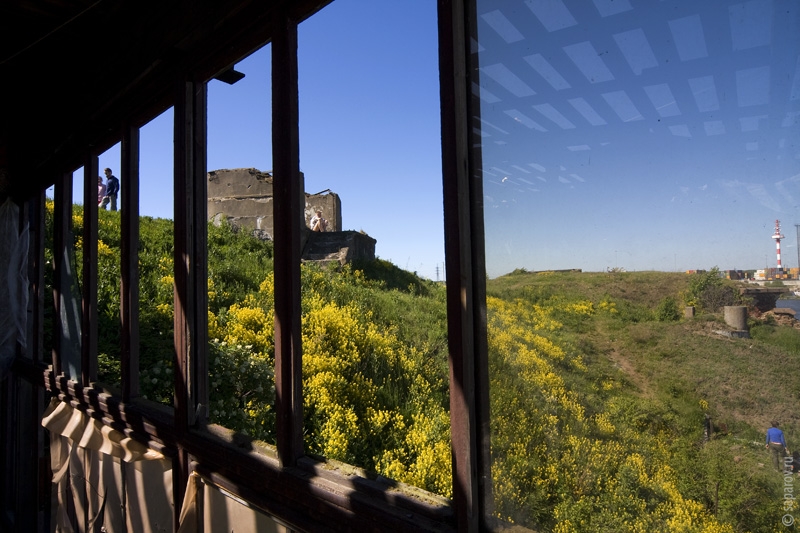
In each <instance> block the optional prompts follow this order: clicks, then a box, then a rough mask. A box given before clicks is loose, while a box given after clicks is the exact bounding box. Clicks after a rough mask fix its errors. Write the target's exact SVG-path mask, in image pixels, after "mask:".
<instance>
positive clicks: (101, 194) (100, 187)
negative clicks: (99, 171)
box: [97, 176, 106, 205]
mask: <svg viewBox="0 0 800 533" xmlns="http://www.w3.org/2000/svg"><path fill="white" fill-rule="evenodd" d="M105 197H106V184H105V183H103V176H97V205H100V204H102V203H103V200H105Z"/></svg>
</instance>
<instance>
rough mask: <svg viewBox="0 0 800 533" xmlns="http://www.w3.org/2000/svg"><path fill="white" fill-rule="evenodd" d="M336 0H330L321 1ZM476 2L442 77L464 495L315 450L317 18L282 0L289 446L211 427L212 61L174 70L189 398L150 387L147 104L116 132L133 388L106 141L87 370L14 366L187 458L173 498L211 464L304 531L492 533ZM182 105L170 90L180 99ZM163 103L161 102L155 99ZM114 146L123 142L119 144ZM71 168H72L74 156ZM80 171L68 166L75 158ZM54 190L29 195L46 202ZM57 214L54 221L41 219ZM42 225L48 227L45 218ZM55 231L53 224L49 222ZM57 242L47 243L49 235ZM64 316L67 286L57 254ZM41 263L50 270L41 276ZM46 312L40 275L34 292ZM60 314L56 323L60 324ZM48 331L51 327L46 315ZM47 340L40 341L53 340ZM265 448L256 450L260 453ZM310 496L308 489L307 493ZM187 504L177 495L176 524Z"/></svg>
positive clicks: (447, 50)
mask: <svg viewBox="0 0 800 533" xmlns="http://www.w3.org/2000/svg"><path fill="white" fill-rule="evenodd" d="M327 3H328V2H324V1H323V2H320V4H321V5H319V6H318V9H321V7H322V6H324V5H325V4H327ZM474 8H475V6H474V2H473V1H472V0H439V1H438V20H439V72H440V99H441V110H442V115H441V130H442V175H443V196H444V225H443V226H444V235H445V257H446V273H447V280H448V282H447V292H446V294H447V317H448V318H447V321H448V346H449V365H450V391H451V393H450V418H451V432H452V450H451V451H452V459H453V495H454V496H453V499H452V502H451V503H450V504H446V503H444V502H441V503H437V502H436V501H435V498H434V502H433V503H429V502H428V503H426V502H423V501H421V500H419V499H417V498H415V497H414V496H413V495H409V494H404V493H403V492H402V491H400V492H397V491H395V490H392V489H393V488H394V487H393V484H392V483H391V482H386V481H379V480H371V479H366V478H363V477H359V476H356V475H348V474H344V473H342V472H341V471H336V470H331V469H329V468H328V467H326V465H325V464H324V463H321V462H319V461H316V460H314V459H312V458H310V457H307V456H305V455H304V453H303V440H302V430H303V427H302V426H303V419H302V410H303V402H302V374H301V371H302V370H301V368H302V346H301V342H300V339H301V333H300V326H301V319H300V247H299V243H300V238H299V235H300V228H301V224H302V221H303V206H302V205H300V204H299V203H298V202H296V201H295V199H296V198H298V197H300V193H302V191H300V184H301V183H302V181H301V180H300V170H299V148H300V146H299V132H298V122H299V119H298V83H297V26H298V23H299V21H300V20H301V19H302V18H304V17H306V16H309V15H308V14H299V13H297V11H296V9H295V8H294V7H293V3H292V2H289V1H283V2H280V3H279V6H278V8H277V9H274V10H273V13H272V15H271V16H272V20H271V24H270V28H269V30H268V31H269V42H271V44H272V95H273V101H272V107H273V123H272V132H273V147H272V149H273V161H274V163H273V164H274V169H273V171H274V179H275V214H276V216H275V224H276V232H275V233H276V239H275V277H276V283H275V285H276V290H275V315H276V322H275V361H276V367H275V376H276V394H277V402H276V410H277V445H276V447H275V450H272V449H270V448H267V449H257V446H256V445H255V444H254V443H250V442H247V443H244V444H243V442H242V440H241V439H238V438H236V437H232V436H230V435H228V434H227V433H226V432H225V431H223V430H222V428H218V427H215V426H209V425H208V424H207V421H206V418H207V409H208V405H209V403H208V395H209V390H208V383H207V378H208V359H207V356H208V353H207V282H206V280H207V247H206V239H207V236H206V167H205V164H206V163H205V161H206V157H205V156H206V141H207V139H206V127H207V126H206V98H207V89H206V84H207V82H208V80H210V78H211V77H213V73H215V72H221V71H223V70H225V69H227V68H229V64H228V63H226V64H221V63H214V64H211V63H203V62H200V63H198V64H197V65H195V66H194V67H191V66H187V68H186V69H185V70H184V71H182V72H180V73H178V74H177V75H176V81H175V82H174V85H173V86H172V88H171V94H172V97H171V105H173V106H174V111H175V113H174V114H175V119H174V140H175V143H174V144H175V153H174V156H175V157H174V161H175V163H174V187H175V204H174V208H175V211H174V217H175V220H174V222H175V241H174V246H175V255H174V259H175V261H174V278H175V304H174V311H175V313H174V314H175V322H174V324H175V353H174V360H173V361H174V368H175V369H176V371H175V372H174V376H175V405H174V409H173V410H172V412H171V413H170V412H169V411H168V410H165V409H164V408H163V407H162V406H157V405H155V404H153V403H152V402H148V401H146V400H143V399H142V398H140V397H139V381H138V370H139V369H138V364H139V357H138V355H139V341H138V334H139V330H138V329H139V322H138V307H139V294H138V281H137V279H138V261H137V255H136V250H137V248H138V242H139V226H138V216H139V128H140V127H141V125H143V124H144V123H145V122H146V121H145V120H144V117H145V116H147V117H152V116H155V115H154V114H152V113H148V114H146V115H145V114H144V113H143V111H142V110H141V109H139V110H137V112H131V113H129V114H128V115H127V116H126V118H125V120H124V122H123V123H122V124H118V127H117V129H116V131H115V133H114V138H113V139H111V140H110V141H112V142H117V141H121V143H122V144H121V146H122V149H121V169H120V173H121V184H122V209H121V224H122V226H121V227H122V253H121V291H122V294H121V329H122V341H121V346H120V359H121V368H122V376H121V378H122V386H121V391H109V390H107V389H104V388H102V386H101V385H100V384H97V383H96V378H97V370H96V369H97V207H96V205H95V203H94V199H93V195H94V185H93V181H94V179H96V176H97V173H98V168H97V167H98V158H97V155H96V154H97V153H99V152H98V151H97V147H96V146H94V147H92V148H91V149H89V150H87V151H86V152H85V153H84V155H83V164H84V205H85V206H89V208H88V209H86V210H85V214H84V216H85V217H88V218H87V219H86V221H85V223H84V235H83V254H84V255H83V257H84V264H83V266H84V269H83V283H82V289H81V293H82V294H81V299H82V303H83V306H82V310H83V311H82V320H81V324H82V330H81V338H82V340H83V342H82V352H81V373H80V374H81V375H80V376H73V377H72V378H73V379H68V378H67V377H65V376H64V374H63V361H62V357H61V355H62V353H61V349H60V347H59V343H58V342H54V350H53V353H52V364H51V366H49V367H47V368H44V367H43V365H41V364H38V363H37V361H36V358H34V359H33V360H25V359H22V360H20V361H18V363H17V364H16V366H15V372H17V373H18V374H19V375H21V376H25V377H27V379H29V380H30V381H33V382H34V383H37V384H39V385H40V386H42V387H44V388H45V389H46V390H47V391H49V393H50V394H51V395H53V396H55V397H58V398H59V399H61V400H62V401H66V402H69V403H70V404H71V405H72V406H73V407H76V408H78V409H80V410H82V411H84V412H85V413H86V414H88V415H89V416H91V417H93V418H95V419H97V420H100V421H101V422H102V423H104V424H106V425H108V426H110V427H113V428H115V429H118V430H120V431H123V432H124V433H126V434H127V435H129V436H131V437H133V438H135V439H137V440H140V441H141V442H143V443H146V444H148V445H149V446H151V447H153V448H154V449H156V450H158V451H160V452H162V453H164V454H165V455H166V456H167V457H169V458H170V459H171V460H172V462H173V467H174V468H173V489H174V496H175V502H180V501H182V496H183V493H184V491H185V488H186V483H187V480H188V477H189V475H190V474H191V473H192V472H198V473H200V474H202V475H203V476H205V477H206V478H207V479H209V480H211V481H213V482H214V483H217V484H219V485H220V486H222V487H224V488H226V489H227V490H230V491H231V492H233V493H235V494H241V495H242V496H244V497H245V499H246V500H248V501H249V502H251V503H252V504H253V505H255V506H257V507H258V508H260V509H262V510H263V511H265V512H267V513H270V514H273V515H275V516H277V517H279V518H280V519H281V520H282V521H285V522H287V523H289V524H292V526H293V527H297V528H299V529H314V528H315V527H319V526H320V525H321V524H323V525H326V526H328V527H330V526H331V524H336V523H343V524H347V526H346V527H347V528H348V529H352V528H358V527H359V526H364V527H374V524H376V523H381V524H384V525H385V526H386V527H396V528H398V529H404V530H415V529H418V530H430V529H436V530H440V531H447V530H458V531H479V530H484V529H487V528H488V525H487V522H486V520H487V519H486V516H487V510H488V509H489V508H490V502H491V476H490V473H489V469H490V461H489V403H488V398H489V397H488V371H487V370H488V363H487V361H488V358H487V347H486V342H487V341H486V306H485V283H486V277H485V267H484V265H485V260H484V255H483V254H484V251H483V250H484V248H483V211H482V183H481V180H480V178H479V176H478V174H477V172H475V171H474V169H476V168H479V161H476V160H475V157H477V156H476V154H475V151H473V150H471V149H470V147H471V144H472V142H471V136H472V131H471V127H470V117H472V116H473V115H474V114H475V113H476V112H477V110H478V106H477V105H476V103H475V101H474V96H473V95H472V94H471V91H470V87H471V83H473V81H474V80H473V78H474V76H475V75H476V73H474V72H473V71H472V70H471V69H470V67H469V61H470V57H469V50H470V46H469V44H470V36H471V35H474V32H473V31H472V25H473V24H474V23H475V17H474ZM264 31H265V30H263V29H260V30H252V29H251V30H250V31H249V32H248V33H247V34H246V35H245V36H244V37H243V38H242V45H241V46H242V47H249V48H242V49H241V50H239V52H240V53H241V52H242V51H243V50H245V49H246V50H252V49H254V44H256V43H257V44H258V46H260V45H263V44H265V41H263V40H260V41H259V39H258V37H257V36H258V35H264ZM168 100H169V99H168ZM149 111H152V109H150V110H149ZM109 145H110V144H109ZM62 168H65V167H62ZM66 168H68V167H66ZM71 179H72V178H71V172H67V171H64V172H62V173H61V174H60V175H59V176H58V179H56V180H55V182H56V186H55V202H56V211H55V212H56V216H55V217H54V218H55V220H54V235H55V239H54V249H55V250H56V251H59V250H60V251H63V250H64V249H65V247H66V246H67V243H66V236H67V232H68V230H69V225H70V223H71V199H72V190H71V189H72V186H71ZM42 199H43V193H42V194H40V195H38V196H37V197H36V198H35V199H33V200H31V202H40V203H41V202H42ZM40 218H41V219H42V220H43V216H42V217H40ZM40 223H41V222H40ZM40 229H42V228H40ZM37 246H38V247H39V248H38V252H39V253H43V252H42V251H43V246H44V244H43V243H42V242H41V240H40V242H39V243H38V244H37ZM55 257H56V258H57V260H56V276H55V279H54V295H53V296H54V298H55V301H56V316H59V309H58V303H57V302H58V301H59V295H60V294H61V292H62V290H63V284H64V283H65V282H66V280H63V279H62V278H61V276H60V269H59V268H58V263H59V261H60V259H58V258H59V257H60V258H63V254H62V253H57V254H55ZM42 268H44V267H43V265H42V264H41V263H39V265H38V266H37V267H36V276H37V279H41V277H42V272H43V271H42ZM34 290H35V291H39V292H38V293H36V295H37V296H38V298H39V300H34V306H37V305H38V306H39V308H38V309H37V311H36V313H35V314H34V316H38V314H41V313H42V307H41V306H42V305H43V304H42V303H38V304H37V303H36V302H37V301H38V302H41V300H42V298H43V295H42V294H41V291H42V290H43V289H42V284H41V283H40V284H38V285H37V286H36V287H34ZM59 323H60V321H59V320H55V321H54V327H56V326H58V325H59ZM37 328H38V329H37V334H38V335H39V336H41V330H42V328H43V326H42V325H41V322H40V323H39V324H38V325H37ZM39 346H41V344H39ZM252 452H256V453H252ZM309 496H310V497H309ZM179 513H180V505H178V504H177V503H176V506H175V515H174V518H175V523H176V528H177V523H178V518H179Z"/></svg>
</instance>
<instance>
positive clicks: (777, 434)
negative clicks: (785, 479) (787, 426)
mask: <svg viewBox="0 0 800 533" xmlns="http://www.w3.org/2000/svg"><path fill="white" fill-rule="evenodd" d="M766 446H767V449H768V450H769V451H771V452H772V464H773V465H775V468H777V469H778V470H779V471H783V458H784V456H785V455H784V454H786V453H789V449H788V448H787V447H786V439H785V438H784V436H783V431H781V430H780V429H778V423H777V422H772V427H770V428H769V429H768V430H767V445H766Z"/></svg>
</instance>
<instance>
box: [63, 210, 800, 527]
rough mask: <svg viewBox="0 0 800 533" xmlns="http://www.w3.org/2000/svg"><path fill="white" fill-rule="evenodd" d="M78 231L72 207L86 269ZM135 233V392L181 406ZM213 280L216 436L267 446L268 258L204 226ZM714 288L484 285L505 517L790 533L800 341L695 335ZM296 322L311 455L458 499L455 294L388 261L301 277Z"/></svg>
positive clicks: (270, 396) (158, 241) (776, 332)
mask: <svg viewBox="0 0 800 533" xmlns="http://www.w3.org/2000/svg"><path fill="white" fill-rule="evenodd" d="M99 222H100V224H99V233H100V235H99V239H100V240H99V243H98V271H99V276H100V282H99V301H100V324H99V327H100V351H101V354H100V374H101V376H100V377H101V380H102V381H104V382H106V383H107V384H111V385H113V384H115V383H117V382H118V381H119V360H118V350H119V348H118V347H119V327H118V324H119V307H118V306H119V288H118V285H117V283H118V281H117V280H118V279H119V260H120V259H119V258H120V256H119V215H118V213H110V212H105V211H103V212H101V213H100V220H99ZM81 223H82V220H81V210H80V208H79V207H76V209H75V211H74V216H73V224H74V226H75V235H76V242H75V243H76V249H77V250H78V252H77V257H76V260H75V264H76V267H77V269H76V270H78V271H79V269H80V265H81V261H80V257H79V254H80V252H79V246H78V245H79V244H80V242H79V241H80V238H79V237H77V236H79V235H80V225H81ZM141 233H142V239H141V248H140V250H139V261H140V265H141V277H140V291H141V293H142V299H141V306H140V321H141V324H140V331H141V339H140V340H141V353H140V357H141V365H140V368H141V374H140V382H141V384H142V393H143V394H144V395H146V396H147V397H148V398H150V399H152V400H156V401H160V402H162V403H166V404H170V403H171V389H172V369H171V365H172V361H171V356H172V345H171V340H172V335H171V328H172V294H173V291H172V283H173V281H172V270H173V269H172V246H171V236H172V223H171V221H168V220H160V219H148V218H146V217H143V218H142V219H141ZM48 259H49V260H52V258H51V257H48ZM208 271H209V281H208V283H209V292H208V298H209V338H210V339H211V342H210V344H209V353H210V376H209V380H210V388H211V389H210V390H211V406H210V409H211V412H210V416H211V420H212V421H213V422H216V423H219V424H221V425H224V426H226V427H228V428H231V429H234V430H236V431H239V432H242V433H246V434H247V435H249V436H250V437H252V438H256V439H259V440H264V441H266V442H272V441H273V440H274V383H273V381H274V378H273V374H272V368H273V365H274V352H273V343H274V339H273V333H274V324H273V322H274V315H273V308H272V305H273V303H272V302H273V295H274V284H273V277H272V247H271V243H268V242H262V241H258V240H257V239H254V238H252V237H251V236H249V235H247V234H246V233H245V232H236V231H234V230H233V229H232V228H230V227H226V226H222V227H213V226H209V269H208ZM715 283H716V282H715V281H714V280H713V279H712V278H707V279H702V278H696V277H692V276H687V275H685V274H673V273H657V272H635V273H613V274H612V273H602V274H601V273H597V274H593V273H578V272H568V273H538V274H533V273H527V272H524V271H517V272H514V273H512V274H509V275H507V276H503V277H501V278H498V279H494V280H490V281H489V282H488V286H487V292H488V296H489V298H488V309H487V310H488V318H489V332H488V333H489V348H490V354H489V355H490V369H491V375H490V379H491V385H492V398H491V409H492V421H491V423H492V432H493V433H492V455H493V477H494V486H495V505H496V508H495V513H494V514H495V516H496V517H498V518H500V519H503V520H505V521H511V522H515V523H519V524H523V525H527V526H530V527H533V528H536V529H538V530H543V531H554V532H559V533H560V532H564V533H566V532H572V531H586V532H594V531H706V532H713V531H721V532H726V531H728V532H732V531H753V532H761V531H764V532H766V531H777V530H781V531H783V530H785V528H783V526H781V525H780V517H781V515H782V514H783V511H782V509H781V497H782V494H783V492H782V491H783V486H782V478H781V477H780V476H778V475H777V474H776V472H774V471H773V470H772V469H771V465H769V464H768V463H769V459H768V456H767V455H766V452H765V451H764V448H763V445H762V444H761V442H762V439H763V431H764V429H765V428H766V424H767V423H768V421H769V420H770V419H772V418H778V419H780V420H781V421H782V423H783V426H784V429H785V431H786V433H787V438H788V440H789V445H790V447H792V448H794V447H798V448H800V440H799V439H800V432H798V428H799V427H800V424H798V417H797V414H796V413H795V411H794V404H795V403H796V401H797V399H798V396H799V395H800V382H799V381H798V378H797V377H796V375H795V374H794V373H793V372H790V371H788V370H787V369H789V368H791V366H792V365H793V364H794V362H795V361H796V358H797V357H798V355H800V353H798V352H799V350H798V347H800V335H798V332H797V330H793V329H791V328H787V327H780V326H777V325H775V324H771V323H759V324H756V323H753V324H752V326H751V331H752V334H753V338H752V339H730V338H726V337H723V336H720V335H718V334H716V333H715V331H716V330H720V329H725V325H724V324H723V322H722V320H721V316H720V314H715V313H709V312H701V313H700V314H699V315H698V316H697V317H696V318H694V319H688V320H687V319H683V318H682V312H681V311H682V307H683V305H684V302H685V301H687V300H691V301H693V302H698V303H699V304H708V302H709V301H711V299H705V300H704V299H703V298H700V297H699V293H698V291H699V290H700V289H702V288H704V287H706V286H708V285H709V284H710V285H711V286H712V288H714V293H713V296H714V298H713V301H714V302H717V303H718V302H721V301H724V299H725V297H726V294H728V293H726V287H721V286H717V285H716V284H715ZM720 283H721V282H720ZM728 295H729V294H728ZM302 319H303V331H302V335H303V387H304V403H305V425H306V436H305V444H306V449H307V451H308V452H310V453H314V454H319V455H322V456H325V457H327V458H331V459H338V460H342V461H346V462H349V463H351V464H355V465H357V466H360V467H363V468H365V469H367V470H368V471H371V472H375V473H379V474H381V475H384V476H386V477H389V478H393V479H396V480H399V481H405V482H407V483H410V484H413V485H416V486H419V487H422V488H425V489H427V490H430V491H433V492H436V493H438V494H441V495H444V496H450V487H451V486H452V481H451V478H450V475H451V474H450V469H451V465H450V453H449V446H450V438H449V433H450V430H449V421H448V415H447V409H448V405H449V402H448V387H447V374H448V369H447V345H446V329H445V324H446V312H445V301H444V287H443V286H442V285H441V284H435V283H433V282H430V281H428V280H422V279H420V278H418V277H417V276H415V275H413V274H411V273H408V272H405V271H403V270H401V269H398V268H397V267H395V266H394V265H392V264H390V263H388V262H385V261H380V260H378V261H375V262H369V263H364V264H359V265H353V266H352V267H351V268H345V269H324V268H318V267H315V266H313V265H303V267H302ZM706 416H710V417H711V419H712V421H713V423H714V425H715V426H716V428H717V432H716V433H715V437H714V438H713V439H712V440H711V441H710V442H704V441H703V423H704V420H705V417H706ZM795 445H796V446H795ZM765 463H766V464H765ZM798 489H800V480H798ZM798 492H800V490H798Z"/></svg>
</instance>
